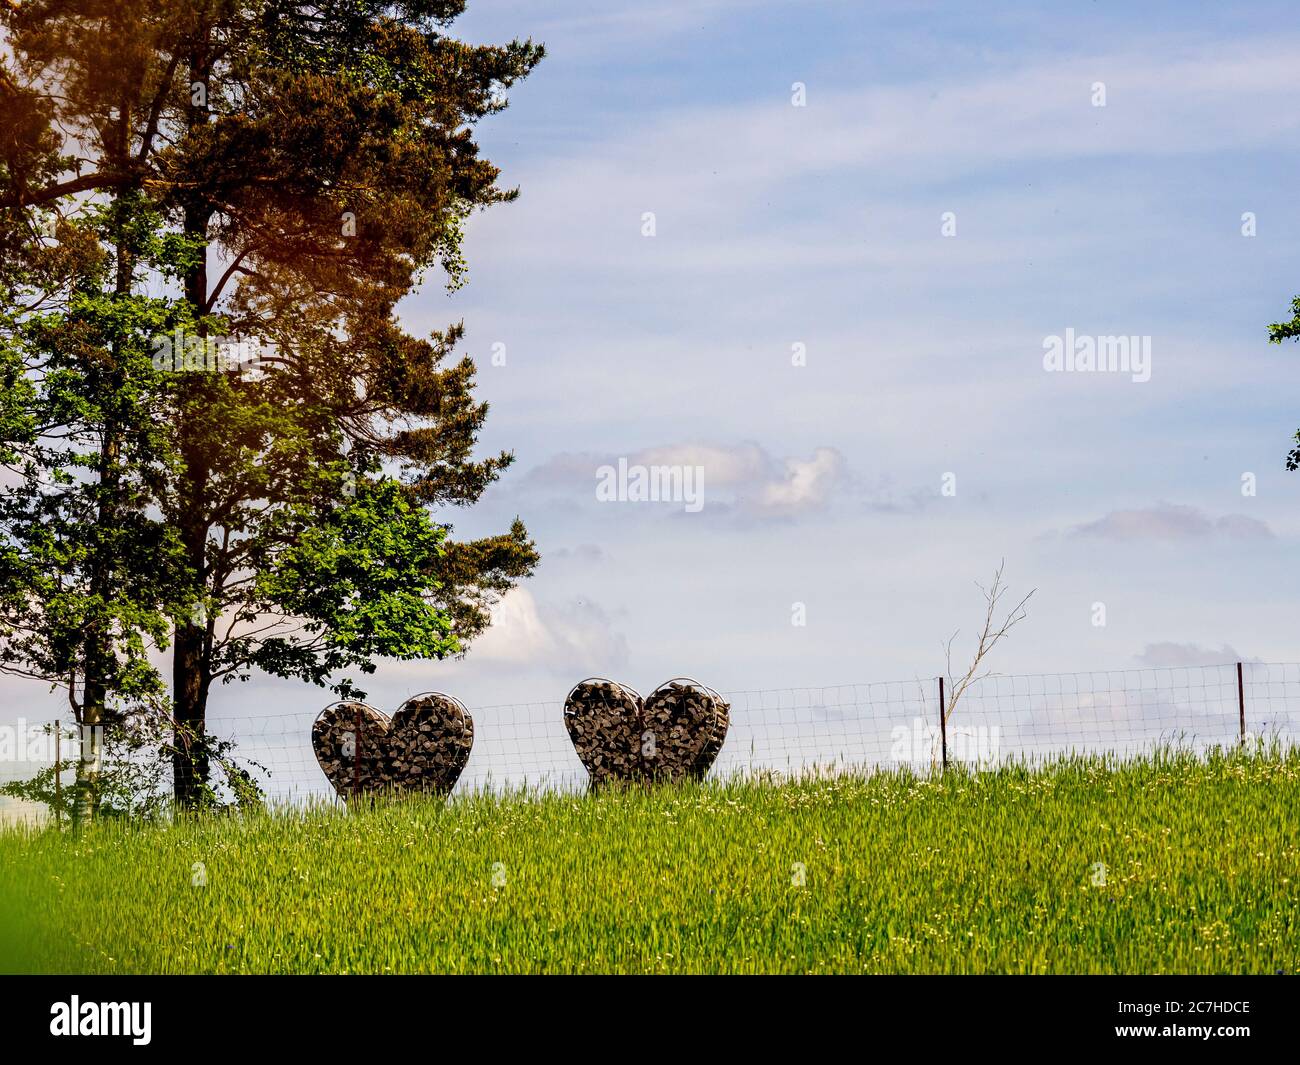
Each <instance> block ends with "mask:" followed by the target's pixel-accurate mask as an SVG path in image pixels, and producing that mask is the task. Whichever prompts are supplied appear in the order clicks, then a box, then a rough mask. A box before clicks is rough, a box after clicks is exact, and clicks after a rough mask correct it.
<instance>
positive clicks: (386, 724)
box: [312, 693, 474, 798]
mask: <svg viewBox="0 0 1300 1065" xmlns="http://www.w3.org/2000/svg"><path fill="white" fill-rule="evenodd" d="M473 745H474V722H473V719H472V718H471V717H470V715H469V711H467V710H466V709H465V707H464V706H463V705H462V704H461V702H460V701H459V700H458V699H454V698H452V697H451V696H449V695H442V694H439V693H430V694H427V695H417V696H415V697H414V698H412V699H408V700H407V701H406V702H405V703H403V704H402V706H401V708H400V709H399V710H398V711H397V713H395V714H394V715H393V717H392V718H391V719H389V718H388V717H387V716H386V715H385V714H383V713H381V712H380V711H378V710H376V709H375V708H374V707H371V706H367V705H366V704H365V703H359V702H342V703H336V704H335V705H333V706H331V707H328V708H327V709H325V710H324V711H322V712H321V714H320V716H319V717H317V718H316V721H315V723H314V724H313V725H312V747H313V749H314V750H315V752H316V760H317V761H318V762H319V763H320V767H321V769H322V770H323V771H324V773H325V776H326V778H327V779H328V780H329V782H330V783H331V784H332V785H333V786H334V790H335V791H337V792H338V793H339V794H340V795H342V796H343V797H344V798H352V797H353V796H354V795H356V796H359V795H374V794H398V793H404V792H428V793H431V794H436V795H446V794H448V793H449V792H450V791H451V789H452V788H453V787H454V786H455V784H456V781H457V779H458V778H459V777H460V774H461V771H462V770H463V769H464V768H465V764H466V763H467V762H468V761H469V754H470V749H471V748H472V747H473Z"/></svg>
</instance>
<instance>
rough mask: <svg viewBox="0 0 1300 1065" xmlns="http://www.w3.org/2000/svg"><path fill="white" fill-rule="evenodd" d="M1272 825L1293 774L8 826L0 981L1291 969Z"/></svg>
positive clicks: (1166, 764)
mask: <svg viewBox="0 0 1300 1065" xmlns="http://www.w3.org/2000/svg"><path fill="white" fill-rule="evenodd" d="M1297 811H1300V755H1297V754H1295V753H1294V752H1293V753H1291V754H1289V755H1285V756H1278V755H1272V756H1256V757H1241V756H1229V757H1215V758H1211V759H1210V760H1209V761H1204V762H1198V761H1196V760H1194V759H1191V758H1184V757H1167V758H1162V759H1157V760H1154V761H1147V762H1137V763H1131V764H1125V765H1120V766H1107V765H1106V764H1104V763H1102V762H1099V761H1068V762H1062V763H1058V764H1054V765H1051V766H1048V767H1045V768H1042V769H1039V770H1036V771H1035V770H1029V769H1023V768H1017V769H1003V770H999V771H997V772H990V773H984V774H978V775H964V774H957V773H950V774H948V775H947V776H946V777H944V778H943V779H942V780H925V779H919V778H917V777H915V776H912V775H909V774H878V775H867V776H846V777H839V778H836V779H827V780H814V781H804V782H798V783H787V784H783V785H775V784H762V783H753V782H751V783H746V784H739V783H736V784H729V785H713V786H709V785H706V786H699V787H688V788H683V789H679V790H659V791H653V792H650V793H645V792H637V793H627V794H606V795H602V796H600V797H598V798H578V797H558V796H551V797H545V798H525V797H507V798H488V797H473V798H467V799H462V800H458V801H456V802H453V803H451V804H450V805H448V806H446V807H445V808H444V807H441V806H439V805H437V804H434V803H427V802H404V803H399V804H389V805H387V806H381V807H376V808H373V809H369V810H366V811H364V812H361V813H358V814H354V815H352V816H349V815H347V814H346V813H343V812H340V811H335V810H319V811H314V812H309V813H305V814H304V813H298V814H276V815H267V816H261V817H256V818H252V819H247V820H244V821H238V820H234V819H229V818H212V819H207V820H201V821H197V822H193V823H185V824H179V825H175V826H171V827H153V828H150V827H138V826H136V827H132V826H124V825H112V824H108V825H102V826H97V827H96V828H94V829H93V830H91V831H88V832H86V833H83V834H82V835H81V836H80V837H79V838H78V837H74V836H72V835H71V834H70V833H66V832H65V833H64V834H63V835H61V836H60V835H58V834H57V833H55V832H53V831H44V832H36V831H32V830H26V831H24V830H18V829H14V830H9V831H7V832H4V833H3V834H0V907H3V909H4V911H5V912H4V913H3V914H0V930H2V931H0V937H3V940H2V941H0V951H2V952H3V953H2V954H0V967H3V968H4V969H7V970H10V971H12V970H15V969H17V970H23V971H32V970H56V971H81V970H85V971H94V972H141V971H144V972H218V973H226V972H385V971H392V972H411V971H415V972H447V971H453V972H461V971H471V972H588V971H598V972H606V971H619V972H669V971H685V972H715V971H725V972H774V971H781V972H863V971H866V972H954V971H956V972H982V971H995V972H1147V971H1154V972H1221V971H1226V972H1255V973H1261V972H1267V973H1272V972H1277V971H1285V972H1297V971H1300V818H1298V817H1297ZM195 863H202V866H201V868H200V867H199V866H196V865H195ZM1096 863H1104V865H1105V866H1106V870H1105V872H1104V879H1105V883H1104V885H1103V884H1101V882H1100V881H1101V879H1102V873H1103V871H1102V870H1101V869H1100V867H1098V866H1097V864H1096ZM201 872H202V873H205V874H206V885H205V886H196V885H195V883H194V881H195V880H196V879H197V880H200V881H201V880H202V879H203V877H202V876H201V875H199V874H200V873H201ZM800 881H802V882H800ZM1094 881H1095V882H1094Z"/></svg>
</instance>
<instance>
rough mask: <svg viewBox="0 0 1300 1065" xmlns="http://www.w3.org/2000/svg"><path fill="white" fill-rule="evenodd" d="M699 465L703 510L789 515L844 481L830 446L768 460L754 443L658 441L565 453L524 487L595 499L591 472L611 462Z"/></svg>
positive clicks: (840, 459)
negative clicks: (622, 451)
mask: <svg viewBox="0 0 1300 1065" xmlns="http://www.w3.org/2000/svg"><path fill="white" fill-rule="evenodd" d="M620 458H622V459H625V460H626V462H627V465H628V466H629V467H633V466H645V467H655V466H670V467H692V468H699V469H702V470H703V471H704V472H703V484H704V497H705V509H708V508H709V507H711V506H717V507H718V508H719V509H720V510H722V511H725V512H728V513H734V512H739V513H742V514H744V515H745V516H751V517H764V516H780V517H785V516H791V515H794V514H799V513H803V512H806V511H810V510H816V509H819V508H821V507H824V506H826V505H827V504H828V503H829V502H830V500H831V498H832V496H833V494H834V492H835V490H836V489H837V488H839V487H841V486H842V485H844V484H846V483H847V480H848V475H847V464H846V462H845V460H844V456H843V455H842V454H841V453H840V452H839V451H838V450H836V449H835V448H832V447H824V446H823V447H817V448H814V450H813V452H812V454H811V456H809V457H808V458H802V457H800V456H788V457H785V458H782V459H777V458H774V457H773V456H772V455H771V454H770V453H769V452H768V451H767V450H766V449H764V448H763V447H761V446H760V445H758V444H755V443H751V442H745V443H739V444H731V445H725V444H701V443H690V442H687V443H679V444H662V445H658V446H655V447H649V448H644V449H642V450H640V451H635V452H632V453H631V454H628V455H623V456H619V455H613V454H595V453H574V452H565V453H563V454H559V455H556V456H554V457H553V458H551V459H549V460H548V461H546V462H544V463H542V464H541V465H540V466H536V467H534V468H533V469H532V470H530V471H529V472H528V473H527V474H526V475H525V477H524V479H523V482H522V483H523V486H524V487H525V488H526V489H538V488H544V489H558V490H562V491H564V492H565V493H566V495H569V494H571V495H573V496H576V497H579V498H584V499H594V498H595V485H596V479H597V473H596V471H597V470H598V469H600V468H601V467H603V466H616V465H617V463H618V461H619V459H620Z"/></svg>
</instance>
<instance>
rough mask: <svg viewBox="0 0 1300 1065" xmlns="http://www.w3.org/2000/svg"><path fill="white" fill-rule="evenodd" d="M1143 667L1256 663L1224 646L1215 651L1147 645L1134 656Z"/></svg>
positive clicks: (1185, 645) (1190, 646) (1197, 646)
mask: <svg viewBox="0 0 1300 1065" xmlns="http://www.w3.org/2000/svg"><path fill="white" fill-rule="evenodd" d="M1135 657H1136V658H1137V660H1138V661H1139V662H1141V663H1142V664H1143V665H1144V666H1150V667H1151V668H1152V669H1168V668H1179V667H1184V666H1222V665H1225V664H1227V663H1230V662H1258V661H1259V659H1258V658H1248V657H1246V656H1244V655H1242V654H1241V652H1240V651H1238V650H1237V649H1236V648H1234V647H1232V646H1231V645H1229V644H1226V643H1225V644H1224V645H1223V646H1222V647H1220V648H1219V649H1218V650H1217V651H1216V650H1215V649H1214V648H1213V647H1202V646H1201V645H1200V644H1197V643H1149V644H1147V645H1146V647H1145V648H1144V649H1143V651H1142V653H1141V654H1140V655H1137V656H1135Z"/></svg>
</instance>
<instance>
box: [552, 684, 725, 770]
mask: <svg viewBox="0 0 1300 1065" xmlns="http://www.w3.org/2000/svg"><path fill="white" fill-rule="evenodd" d="M730 712H731V707H730V705H729V704H728V703H727V702H726V700H724V699H723V698H722V696H721V695H719V694H718V693H717V692H715V691H713V689H711V688H706V687H704V685H702V684H697V683H695V681H692V680H686V679H684V678H680V677H679V678H678V679H676V680H670V681H667V682H665V683H664V684H661V685H659V687H657V688H656V689H655V690H654V691H653V692H651V693H650V695H649V696H647V697H646V698H645V699H642V698H641V696H640V695H638V694H637V693H636V692H635V691H633V690H632V689H631V688H629V687H627V686H626V685H624V684H619V683H618V682H616V681H612V680H602V679H598V678H594V679H592V680H584V681H582V682H581V683H580V684H577V685H575V686H574V688H573V691H571V692H569V697H568V698H567V699H566V700H565V701H564V724H565V727H566V728H568V730H569V739H571V740H572V741H573V746H574V749H575V750H577V752H578V757H579V758H581V759H582V764H583V765H584V766H586V767H587V772H588V773H589V774H591V783H592V787H594V788H599V787H600V786H601V785H603V784H607V783H631V782H635V781H651V780H662V781H677V780H682V779H684V778H690V779H693V780H702V779H703V778H704V774H705V773H707V772H708V771H709V766H711V765H712V764H713V760H714V759H715V758H716V757H717V756H718V751H720V750H721V749H722V741H723V740H725V739H726V738H727V726H728V725H729V724H730V723H731V716H730Z"/></svg>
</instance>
